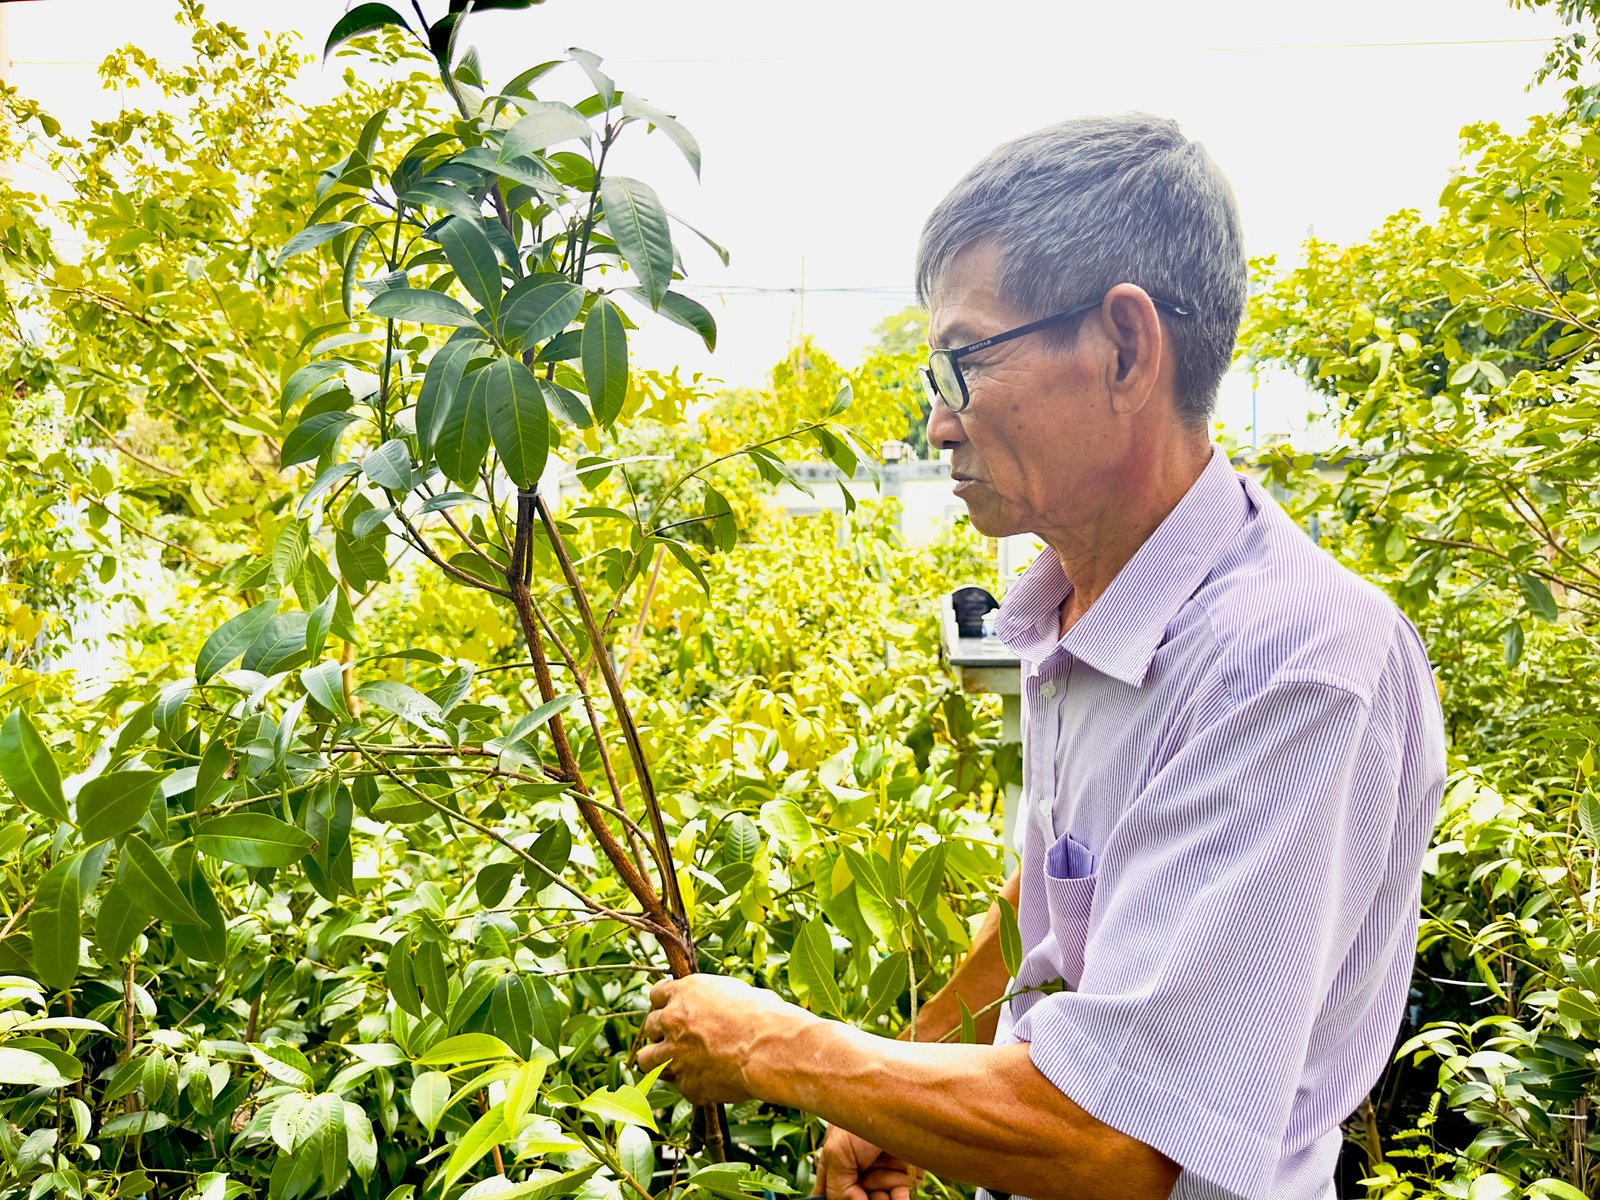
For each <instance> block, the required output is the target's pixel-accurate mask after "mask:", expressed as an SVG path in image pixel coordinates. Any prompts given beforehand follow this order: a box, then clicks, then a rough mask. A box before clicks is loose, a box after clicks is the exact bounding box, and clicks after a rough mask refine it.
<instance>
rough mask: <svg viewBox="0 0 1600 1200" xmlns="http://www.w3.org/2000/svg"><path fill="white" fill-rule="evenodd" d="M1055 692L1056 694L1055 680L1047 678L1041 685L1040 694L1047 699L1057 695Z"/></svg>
mask: <svg viewBox="0 0 1600 1200" xmlns="http://www.w3.org/2000/svg"><path fill="white" fill-rule="evenodd" d="M1055 694H1056V684H1055V680H1053V679H1046V680H1045V681H1044V682H1043V683H1041V684H1040V685H1039V695H1041V696H1043V697H1044V698H1045V699H1046V700H1049V699H1052V698H1053V697H1054V696H1055Z"/></svg>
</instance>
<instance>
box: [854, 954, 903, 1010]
mask: <svg viewBox="0 0 1600 1200" xmlns="http://www.w3.org/2000/svg"><path fill="white" fill-rule="evenodd" d="M908 980H909V976H907V974H906V954H905V951H904V950H896V951H895V952H894V953H893V954H888V955H885V956H884V959H883V961H882V962H880V963H879V964H878V965H877V966H876V967H874V968H873V969H872V977H871V978H870V979H869V980H868V981H867V1015H866V1016H865V1017H863V1018H862V1021H861V1023H862V1024H863V1025H870V1024H871V1023H872V1022H873V1021H876V1020H877V1019H878V1018H879V1017H881V1016H882V1015H883V1014H884V1013H886V1012H888V1011H889V1009H890V1008H892V1007H893V1006H894V1003H895V1002H896V1001H897V1000H899V999H900V997H901V996H902V995H904V993H905V990H906V986H907V983H908Z"/></svg>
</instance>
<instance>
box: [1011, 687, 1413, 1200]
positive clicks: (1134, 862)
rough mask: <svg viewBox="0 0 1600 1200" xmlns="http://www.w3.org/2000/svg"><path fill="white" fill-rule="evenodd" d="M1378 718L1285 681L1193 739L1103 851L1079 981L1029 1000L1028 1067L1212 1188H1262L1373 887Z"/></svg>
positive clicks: (1382, 744)
mask: <svg viewBox="0 0 1600 1200" xmlns="http://www.w3.org/2000/svg"><path fill="white" fill-rule="evenodd" d="M1378 725H1379V723H1378V722H1375V721H1373V720H1371V719H1370V707H1369V703H1368V701H1367V700H1366V699H1365V698H1363V697H1361V696H1359V695H1357V694H1355V693H1354V692H1352V691H1350V690H1347V689H1346V688H1344V687H1340V686H1335V685H1333V684H1330V683H1327V682H1323V681H1321V680H1297V681H1289V682H1278V683H1275V684H1274V685H1272V686H1271V687H1269V688H1267V689H1266V690H1265V691H1263V692H1262V693H1260V694H1259V695H1258V696H1256V697H1254V698H1253V699H1250V700H1248V701H1246V702H1245V703H1243V704H1242V705H1239V706H1238V707H1237V708H1235V709H1233V710H1232V711H1231V712H1229V713H1227V714H1226V715H1224V716H1222V717H1220V718H1218V719H1217V720H1216V721H1215V722H1214V723H1213V724H1212V725H1211V726H1209V727H1208V728H1206V729H1205V730H1203V731H1202V732H1200V733H1199V734H1197V735H1196V736H1194V737H1192V738H1191V739H1190V740H1189V742H1188V743H1187V744H1186V745H1185V746H1184V747H1183V748H1182V750H1180V751H1179V753H1178V754H1177V755H1176V756H1175V757H1174V758H1172V759H1171V760H1170V761H1169V762H1167V763H1166V764H1165V766H1164V767H1163V768H1162V769H1161V770H1160V771H1159V772H1158V773H1157V775H1156V776H1155V777H1154V778H1153V779H1152V780H1151V782H1150V783H1149V785H1148V786H1147V787H1146V788H1145V789H1144V791H1143V792H1142V793H1141V794H1140V795H1138V796H1137V797H1135V798H1134V799H1133V801H1132V803H1131V805H1130V806H1129V808H1128V810H1127V811H1126V814H1125V815H1124V817H1123V818H1122V819H1121V821H1120V822H1119V823H1118V825H1117V828H1116V830H1115V831H1114V832H1113V833H1112V835H1111V836H1110V837H1109V838H1108V839H1107V842H1106V845H1105V846H1104V847H1103V848H1099V847H1097V854H1096V858H1097V860H1098V861H1097V864H1096V865H1097V867H1098V872H1097V874H1096V876H1095V881H1094V893H1093V901H1092V914H1093V915H1092V917H1091V918H1090V921H1089V928H1088V933H1087V935H1086V941H1085V944H1084V951H1083V959H1082V961H1083V970H1082V975H1081V978H1080V980H1079V983H1078V987H1077V989H1076V990H1074V991H1069V992H1061V993H1057V994H1055V995H1050V996H1046V997H1043V998H1042V999H1039V1000H1038V1001H1037V1002H1036V1003H1034V1004H1032V1005H1031V1006H1030V1008H1029V1013H1028V1016H1029V1021H1028V1029H1027V1036H1028V1037H1029V1038H1030V1039H1031V1042H1032V1048H1031V1055H1032V1060H1033V1062H1034V1064H1035V1065H1036V1066H1037V1067H1038V1068H1039V1070H1040V1071H1041V1072H1043V1073H1044V1075H1045V1076H1046V1077H1047V1078H1049V1079H1050V1080H1051V1081H1052V1082H1053V1083H1054V1084H1055V1085H1056V1086H1057V1087H1059V1088H1060V1089H1061V1090H1062V1092H1063V1093H1064V1094H1065V1095H1067V1096H1068V1097H1070V1098H1071V1099H1072V1100H1073V1101H1074V1102H1076V1103H1077V1104H1079V1105H1081V1106H1082V1107H1083V1108H1085V1109H1086V1110H1088V1111H1089V1112H1090V1113H1091V1114H1093V1115H1094V1116H1095V1117H1096V1118H1098V1119H1099V1120H1101V1121H1103V1122H1105V1123H1106V1124H1108V1125H1110V1126H1112V1127H1113V1128H1115V1129H1118V1130H1120V1131H1121V1132H1123V1133H1126V1134H1128V1135H1129V1136H1131V1137H1134V1138H1137V1139H1138V1140H1140V1141H1143V1142H1145V1143H1146V1144H1148V1145H1151V1146H1154V1147H1155V1148H1156V1149H1158V1150H1160V1151H1161V1152H1162V1153H1164V1154H1166V1155H1167V1156H1168V1157H1170V1158H1172V1159H1173V1160H1174V1161H1176V1162H1177V1163H1178V1164H1179V1165H1180V1166H1181V1167H1183V1168H1184V1169H1185V1171H1186V1172H1192V1173H1193V1176H1194V1177H1197V1179H1198V1180H1200V1181H1204V1183H1205V1185H1207V1186H1206V1187H1204V1188H1203V1189H1202V1190H1203V1191H1205V1192H1207V1193H1208V1194H1209V1193H1210V1192H1211V1189H1212V1188H1215V1189H1216V1193H1215V1194H1217V1195H1219V1196H1242V1197H1249V1198H1252V1200H1254V1198H1255V1197H1263V1196H1265V1195H1266V1194H1267V1193H1268V1192H1269V1191H1270V1190H1271V1179H1272V1172H1273V1170H1274V1168H1275V1167H1276V1164H1277V1163H1278V1161H1279V1159H1280V1158H1281V1157H1282V1155H1283V1153H1284V1143H1285V1137H1286V1129H1287V1125H1288V1122H1289V1119H1290V1110H1291V1106H1292V1104H1293V1102H1294V1099H1295V1093H1296V1089H1297V1087H1298V1086H1299V1084H1300V1081H1301V1078H1302V1073H1303V1070H1304V1068H1305V1064H1306V1061H1307V1055H1308V1048H1309V1046H1310V1043H1311V1039H1312V1037H1313V1032H1314V1025H1315V1022H1316V1020H1317V1017H1318V1015H1319V1013H1320V1012H1321V1011H1322V1010H1323V1008H1324V1006H1325V1005H1326V1004H1327V1003H1328V1001H1329V994H1330V987H1331V985H1332V984H1333V981H1334V979H1335V976H1336V975H1337V973H1338V971H1339V968H1340V965H1341V963H1342V962H1343V961H1344V959H1345V957H1346V955H1347V954H1348V952H1349V950H1350V947H1351V944H1352V942H1353V941H1354V939H1355V938H1356V936H1357V933H1358V930H1360V929H1361V927H1362V923H1363V920H1364V919H1365V917H1366V916H1367V914H1368V911H1369V910H1370V909H1371V908H1372V905H1373V899H1374V896H1375V894H1376V892H1377V890H1378V889H1379V888H1380V887H1381V886H1382V885H1383V883H1384V878H1385V875H1386V871H1387V868H1388V863H1389V857H1390V854H1389V851H1390V844H1391V841H1392V839H1393V836H1394V829H1395V824H1396V820H1397V817H1398V815H1399V806H1400V798H1399V795H1398V792H1399V778H1400V755H1399V752H1398V751H1397V749H1396V748H1395V746H1394V745H1393V744H1392V742H1391V738H1392V736H1393V735H1392V734H1391V733H1388V732H1386V731H1385V730H1383V729H1381V728H1378ZM1063 870H1070V868H1069V867H1066V866H1065V865H1064V862H1063V860H1061V859H1060V857H1059V856H1053V861H1052V862H1051V863H1047V864H1046V875H1047V877H1048V876H1050V875H1051V874H1052V873H1053V872H1054V873H1059V872H1061V871H1063ZM1048 882H1049V879H1048V878H1047V883H1048Z"/></svg>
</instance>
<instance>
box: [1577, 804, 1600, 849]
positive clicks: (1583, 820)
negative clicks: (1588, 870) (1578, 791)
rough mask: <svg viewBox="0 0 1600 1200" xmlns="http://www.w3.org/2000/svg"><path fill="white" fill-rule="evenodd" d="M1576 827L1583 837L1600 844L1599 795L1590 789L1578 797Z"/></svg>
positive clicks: (1597, 844)
mask: <svg viewBox="0 0 1600 1200" xmlns="http://www.w3.org/2000/svg"><path fill="white" fill-rule="evenodd" d="M1578 828H1579V829H1580V830H1582V831H1583V836H1584V837H1586V838H1588V839H1589V840H1590V841H1591V842H1593V843H1594V844H1595V845H1596V846H1600V795H1597V794H1595V793H1594V792H1592V791H1591V792H1585V793H1584V794H1583V795H1581V796H1579V797H1578Z"/></svg>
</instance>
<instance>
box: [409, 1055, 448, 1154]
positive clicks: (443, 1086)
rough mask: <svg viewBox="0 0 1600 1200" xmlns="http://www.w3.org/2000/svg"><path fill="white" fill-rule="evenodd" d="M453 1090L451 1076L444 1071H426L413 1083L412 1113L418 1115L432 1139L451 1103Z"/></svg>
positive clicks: (411, 1092) (411, 1095) (410, 1094)
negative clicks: (446, 1107)
mask: <svg viewBox="0 0 1600 1200" xmlns="http://www.w3.org/2000/svg"><path fill="white" fill-rule="evenodd" d="M452 1090H453V1085H452V1084H451V1082H450V1076H448V1075H446V1074H445V1073H444V1072H443V1071H424V1072H422V1074H420V1075H418V1076H417V1077H416V1079H415V1080H413V1081H412V1084H411V1091H410V1092H409V1093H408V1095H409V1096H410V1099H411V1111H412V1112H414V1113H416V1114H417V1120H419V1121H421V1122H422V1127H423V1128H424V1129H426V1130H427V1131H428V1136H429V1137H430V1138H431V1137H432V1136H433V1135H434V1133H435V1132H436V1131H437V1130H438V1128H439V1118H440V1117H442V1116H443V1115H444V1106H445V1105H446V1104H448V1103H449V1102H450V1093H451V1091H452Z"/></svg>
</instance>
